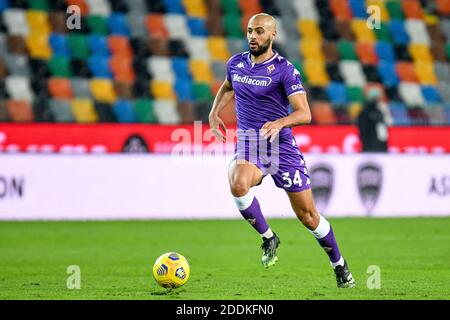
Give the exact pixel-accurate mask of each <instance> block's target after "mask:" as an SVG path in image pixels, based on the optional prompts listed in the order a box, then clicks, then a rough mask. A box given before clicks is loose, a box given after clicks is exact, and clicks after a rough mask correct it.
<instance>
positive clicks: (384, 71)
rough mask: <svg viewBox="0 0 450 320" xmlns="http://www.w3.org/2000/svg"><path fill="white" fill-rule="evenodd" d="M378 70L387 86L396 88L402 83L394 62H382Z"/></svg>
mask: <svg viewBox="0 0 450 320" xmlns="http://www.w3.org/2000/svg"><path fill="white" fill-rule="evenodd" d="M377 69H378V73H379V74H380V77H381V80H382V81H383V84H384V85H385V86H388V87H391V86H396V85H398V83H399V82H400V79H399V78H398V75H397V73H396V72H395V64H394V63H393V62H390V61H383V60H382V61H380V63H379V64H378V67H377Z"/></svg>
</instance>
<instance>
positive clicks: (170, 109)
mask: <svg viewBox="0 0 450 320" xmlns="http://www.w3.org/2000/svg"><path fill="white" fill-rule="evenodd" d="M153 108H154V110H155V115H156V117H157V118H158V122H159V123H162V124H177V123H180V121H181V118H180V114H179V113H178V110H177V104H176V101H175V100H154V101H153Z"/></svg>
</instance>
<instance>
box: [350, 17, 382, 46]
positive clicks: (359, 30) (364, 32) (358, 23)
mask: <svg viewBox="0 0 450 320" xmlns="http://www.w3.org/2000/svg"><path fill="white" fill-rule="evenodd" d="M351 28H352V31H353V33H354V34H355V37H356V40H357V41H358V42H369V43H374V42H375V41H376V36H375V34H374V33H373V31H372V30H371V29H369V28H368V27H367V24H366V20H363V19H353V20H352V22H351Z"/></svg>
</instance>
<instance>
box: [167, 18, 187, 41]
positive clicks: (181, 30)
mask: <svg viewBox="0 0 450 320" xmlns="http://www.w3.org/2000/svg"><path fill="white" fill-rule="evenodd" d="M164 24H165V26H166V29H167V31H168V32H169V37H170V38H171V39H177V40H185V39H187V38H188V37H189V31H188V30H189V27H188V25H187V21H186V16H184V15H181V14H166V15H164Z"/></svg>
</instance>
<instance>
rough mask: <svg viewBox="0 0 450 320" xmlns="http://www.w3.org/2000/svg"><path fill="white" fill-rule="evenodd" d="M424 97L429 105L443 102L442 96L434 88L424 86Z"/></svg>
mask: <svg viewBox="0 0 450 320" xmlns="http://www.w3.org/2000/svg"><path fill="white" fill-rule="evenodd" d="M422 95H423V97H424V98H425V100H426V101H427V102H428V103H439V102H441V100H442V99H441V95H440V94H439V92H438V91H437V89H436V88H435V87H433V86H423V87H422Z"/></svg>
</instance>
